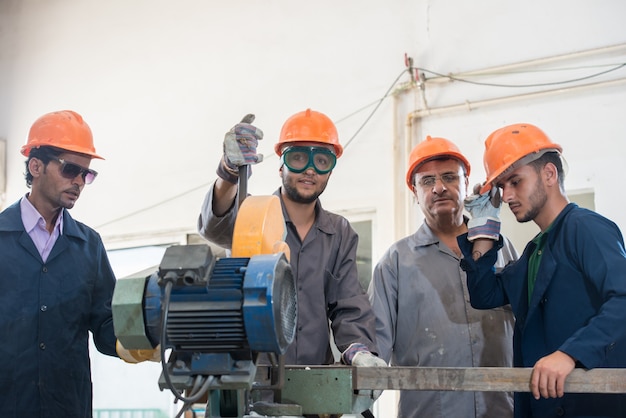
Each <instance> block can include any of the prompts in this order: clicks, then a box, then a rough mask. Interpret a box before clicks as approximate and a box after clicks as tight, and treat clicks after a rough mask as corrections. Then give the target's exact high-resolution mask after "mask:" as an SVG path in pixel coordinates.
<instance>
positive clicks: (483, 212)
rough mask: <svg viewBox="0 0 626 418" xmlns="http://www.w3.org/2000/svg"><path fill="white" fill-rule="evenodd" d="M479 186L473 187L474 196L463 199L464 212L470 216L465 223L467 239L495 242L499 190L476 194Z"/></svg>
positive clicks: (498, 230)
mask: <svg viewBox="0 0 626 418" xmlns="http://www.w3.org/2000/svg"><path fill="white" fill-rule="evenodd" d="M480 187H481V185H480V184H477V185H476V186H474V194H473V195H471V196H468V197H466V198H465V201H464V203H465V210H467V211H468V212H469V214H470V215H471V217H472V218H471V219H470V220H469V222H468V223H467V229H468V231H467V239H468V240H470V241H474V240H475V239H477V238H488V239H492V240H495V241H497V240H498V238H499V237H500V189H498V188H497V187H492V188H491V189H490V190H489V191H487V192H485V193H483V194H478V193H479V191H480Z"/></svg>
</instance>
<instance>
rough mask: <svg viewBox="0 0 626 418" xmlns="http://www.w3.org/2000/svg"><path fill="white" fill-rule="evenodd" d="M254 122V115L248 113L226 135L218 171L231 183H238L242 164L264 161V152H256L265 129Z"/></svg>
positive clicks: (221, 176)
mask: <svg viewBox="0 0 626 418" xmlns="http://www.w3.org/2000/svg"><path fill="white" fill-rule="evenodd" d="M252 122H254V115H253V114H248V115H246V116H244V117H243V119H241V122H239V123H238V124H237V125H235V126H233V127H232V128H231V130H230V131H228V132H226V135H224V155H223V156H222V159H221V160H220V164H219V165H218V167H217V170H216V173H217V175H218V176H219V177H220V178H222V179H224V180H226V181H228V182H230V183H233V184H237V181H238V180H239V167H240V166H243V165H250V164H256V163H260V162H261V161H263V154H257V152H256V148H257V146H258V144H259V141H260V140H261V139H263V131H261V130H260V129H259V128H257V127H256V126H254V125H251V123H252ZM248 173H250V170H248Z"/></svg>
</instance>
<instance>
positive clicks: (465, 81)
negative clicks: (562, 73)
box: [418, 63, 626, 88]
mask: <svg viewBox="0 0 626 418" xmlns="http://www.w3.org/2000/svg"><path fill="white" fill-rule="evenodd" d="M624 67H626V63H621V64H613V67H612V68H609V69H608V70H604V71H600V72H596V73H593V74H590V75H586V76H584V77H578V78H572V79H569V80H563V81H552V82H546V83H532V84H498V83H485V82H480V81H473V80H468V79H467V78H461V77H457V76H454V75H449V74H448V75H446V74H441V73H438V72H436V71H432V70H429V69H427V68H418V70H419V71H422V72H423V73H429V74H434V75H436V76H437V77H441V78H447V79H449V80H453V81H459V82H462V83H468V84H476V85H479V86H489V87H513V88H526V87H546V86H558V85H561V84H569V83H575V82H578V81H583V80H589V79H591V78H595V77H599V76H601V75H604V74H608V73H610V72H613V71H617V70H619V69H621V68H624ZM551 71H555V70H551ZM497 74H498V75H503V74H513V73H512V72H511V73H507V72H501V73H497ZM483 75H487V74H481V76H483ZM428 80H429V79H428V78H426V80H425V81H426V82H428Z"/></svg>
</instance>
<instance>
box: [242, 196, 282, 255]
mask: <svg viewBox="0 0 626 418" xmlns="http://www.w3.org/2000/svg"><path fill="white" fill-rule="evenodd" d="M286 236H287V227H286V226H285V218H284V217H283V211H282V209H281V207H280V200H279V199H278V196H274V195H271V196H248V197H246V199H245V200H244V201H243V202H242V204H241V207H240V208H239V213H238V214H237V219H236V220H235V229H234V232H233V247H232V257H248V258H249V257H252V256H254V255H259V254H276V253H279V252H283V253H285V256H286V257H287V260H289V255H290V253H289V247H288V246H287V243H286V242H285V237H286Z"/></svg>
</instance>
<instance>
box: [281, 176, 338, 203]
mask: <svg viewBox="0 0 626 418" xmlns="http://www.w3.org/2000/svg"><path fill="white" fill-rule="evenodd" d="M327 183H328V178H327V179H326V180H325V181H323V182H319V181H318V185H321V189H320V190H319V191H315V192H314V193H313V194H311V195H309V196H304V195H302V194H301V193H300V192H298V188H297V187H296V185H295V184H296V183H295V181H294V180H293V178H290V177H289V176H288V175H284V176H283V188H284V189H285V193H286V194H287V197H289V200H291V201H293V202H296V203H303V204H309V203H313V202H315V201H316V200H317V198H318V197H319V196H320V195H321V194H322V192H324V190H325V189H326V184H327Z"/></svg>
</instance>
